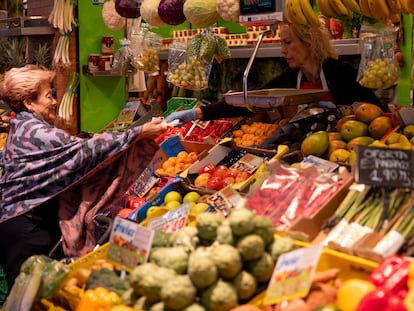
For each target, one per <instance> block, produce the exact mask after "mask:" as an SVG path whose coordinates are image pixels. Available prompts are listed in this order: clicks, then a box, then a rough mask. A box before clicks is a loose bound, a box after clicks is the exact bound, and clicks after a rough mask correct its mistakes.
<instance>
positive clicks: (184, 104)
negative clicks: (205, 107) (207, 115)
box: [162, 97, 198, 117]
mask: <svg viewBox="0 0 414 311" xmlns="http://www.w3.org/2000/svg"><path fill="white" fill-rule="evenodd" d="M197 102H198V100H197V98H186V97H173V98H171V99H170V100H169V101H168V102H167V109H166V110H165V111H164V112H163V114H162V116H163V117H166V116H168V115H170V114H171V113H173V112H174V111H180V110H187V109H191V108H193V107H194V106H195V104H197Z"/></svg>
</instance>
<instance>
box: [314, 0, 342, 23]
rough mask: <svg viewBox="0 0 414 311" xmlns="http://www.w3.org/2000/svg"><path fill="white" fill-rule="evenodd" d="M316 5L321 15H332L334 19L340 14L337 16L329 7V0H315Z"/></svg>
mask: <svg viewBox="0 0 414 311" xmlns="http://www.w3.org/2000/svg"><path fill="white" fill-rule="evenodd" d="M316 5H317V6H318V8H319V11H320V12H321V13H322V15H324V16H325V17H328V18H330V17H332V18H336V19H338V18H340V16H338V15H337V14H336V12H335V11H334V10H333V9H332V8H331V6H330V4H329V0H316Z"/></svg>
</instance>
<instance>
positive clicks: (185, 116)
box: [165, 109, 196, 124]
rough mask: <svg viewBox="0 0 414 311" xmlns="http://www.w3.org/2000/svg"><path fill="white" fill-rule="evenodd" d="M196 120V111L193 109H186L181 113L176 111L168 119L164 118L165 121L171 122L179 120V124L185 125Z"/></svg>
mask: <svg viewBox="0 0 414 311" xmlns="http://www.w3.org/2000/svg"><path fill="white" fill-rule="evenodd" d="M195 119H196V111H195V109H188V110H182V111H176V112H173V113H172V114H170V115H169V116H168V117H166V118H165V121H167V123H168V122H171V121H174V120H179V121H180V123H181V124H185V123H187V122H190V121H194V120H195Z"/></svg>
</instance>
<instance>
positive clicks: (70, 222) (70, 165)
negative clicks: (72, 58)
mask: <svg viewBox="0 0 414 311" xmlns="http://www.w3.org/2000/svg"><path fill="white" fill-rule="evenodd" d="M53 79H54V73H53V72H52V71H49V70H46V69H44V68H39V67H37V66H33V65H27V66H25V67H22V68H13V69H11V70H9V71H8V72H6V74H5V75H4V78H3V81H2V84H1V88H0V94H1V98H2V100H3V101H4V102H5V103H6V104H7V105H8V106H9V107H10V108H11V109H12V111H14V112H15V113H16V116H15V118H13V119H12V120H11V121H10V132H9V135H8V138H7V142H6V145H5V148H4V156H3V160H2V161H3V163H2V165H3V167H4V174H3V176H2V177H1V179H0V189H1V200H0V249H1V252H0V265H1V266H2V267H3V268H4V270H5V272H6V275H7V281H8V284H9V286H11V285H12V284H13V281H14V279H15V277H16V276H17V274H18V273H19V269H20V266H21V264H22V263H23V262H24V260H25V259H27V258H28V257H29V256H31V255H34V254H48V252H49V251H50V250H51V249H52V247H53V246H54V245H55V244H56V242H57V241H58V240H59V239H60V238H61V236H63V246H64V250H65V255H66V256H76V255H82V254H84V253H86V252H88V251H91V250H92V248H93V247H94V243H96V239H97V231H98V230H97V228H96V226H95V225H94V219H93V217H94V216H95V215H96V214H99V213H112V214H114V213H116V210H114V209H116V208H117V207H116V206H114V204H115V203H114V202H116V201H117V200H118V199H119V198H120V197H121V196H122V195H124V194H125V191H126V190H127V187H128V186H129V185H131V184H132V183H133V181H134V180H135V179H136V178H137V176H138V175H139V174H140V173H141V171H142V170H143V169H144V168H145V167H147V165H148V163H149V162H150V160H151V159H152V156H153V155H154V153H155V151H156V150H157V149H158V145H156V144H155V143H154V142H153V140H152V139H153V138H155V137H157V136H158V135H159V134H161V133H162V132H163V131H165V130H166V126H165V125H164V123H162V124H161V123H160V122H161V121H151V122H148V123H146V124H144V125H143V126H139V127H134V128H131V129H128V130H126V131H125V132H123V133H103V134H100V135H97V136H95V137H93V138H90V139H82V138H78V137H75V136H71V135H69V134H68V133H67V132H65V131H63V130H60V129H59V128H57V127H55V126H54V122H55V119H56V111H57V102H56V99H55V98H54V97H53V93H52V87H51V83H52V81H53ZM118 208H119V206H118Z"/></svg>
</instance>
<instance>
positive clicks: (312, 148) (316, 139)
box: [301, 131, 329, 157]
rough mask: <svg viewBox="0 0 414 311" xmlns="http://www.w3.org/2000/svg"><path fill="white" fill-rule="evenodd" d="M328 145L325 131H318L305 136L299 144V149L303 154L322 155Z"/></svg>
mask: <svg viewBox="0 0 414 311" xmlns="http://www.w3.org/2000/svg"><path fill="white" fill-rule="evenodd" d="M328 147H329V136H328V132H326V131H318V132H315V133H312V134H309V135H308V136H306V137H305V139H304V140H303V141H302V144H301V151H302V153H303V155H304V156H307V155H315V156H318V157H320V156H322V155H323V154H324V153H325V152H326V151H327V150H328Z"/></svg>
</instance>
